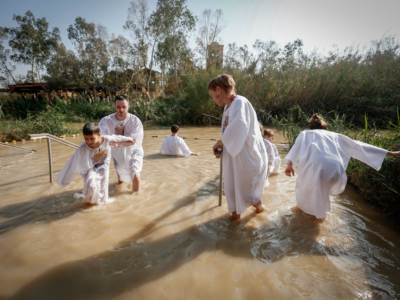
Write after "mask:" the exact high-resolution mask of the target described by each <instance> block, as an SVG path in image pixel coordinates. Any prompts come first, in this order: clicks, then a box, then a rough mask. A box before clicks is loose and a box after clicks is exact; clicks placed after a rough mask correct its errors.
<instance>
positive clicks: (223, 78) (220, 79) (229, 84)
mask: <svg viewBox="0 0 400 300" xmlns="http://www.w3.org/2000/svg"><path fill="white" fill-rule="evenodd" d="M235 85H236V84H235V80H233V77H232V76H231V75H228V74H222V75H218V76H217V77H216V78H214V79H213V80H211V81H210V82H209V83H208V88H207V89H208V90H212V91H215V90H216V89H217V86H218V87H220V88H221V89H223V90H224V91H225V92H226V93H227V94H229V93H230V92H232V91H233V92H234V93H235Z"/></svg>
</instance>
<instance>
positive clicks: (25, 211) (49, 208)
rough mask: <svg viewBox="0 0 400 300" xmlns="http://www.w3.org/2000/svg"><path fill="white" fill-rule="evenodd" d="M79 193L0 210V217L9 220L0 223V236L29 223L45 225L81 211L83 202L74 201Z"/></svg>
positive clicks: (43, 198)
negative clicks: (75, 195)
mask: <svg viewBox="0 0 400 300" xmlns="http://www.w3.org/2000/svg"><path fill="white" fill-rule="evenodd" d="M77 192H81V190H79V191H68V192H66V193H62V194H57V195H49V196H46V197H41V198H39V199H36V200H33V201H29V202H22V203H16V204H11V205H7V206H5V207H2V208H0V217H4V218H10V220H7V221H3V222H2V223H0V234H3V233H5V232H8V231H10V230H12V229H14V228H17V227H20V226H24V225H26V224H29V223H42V222H43V223H47V222H53V221H56V220H60V219H64V218H67V217H69V216H71V215H73V214H75V213H77V212H79V211H81V210H83V209H85V202H84V201H83V200H77V199H74V194H75V193H77Z"/></svg>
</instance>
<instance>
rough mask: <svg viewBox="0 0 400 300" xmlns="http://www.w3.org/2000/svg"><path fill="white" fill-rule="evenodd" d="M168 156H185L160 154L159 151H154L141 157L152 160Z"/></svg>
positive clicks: (167, 157)
mask: <svg viewBox="0 0 400 300" xmlns="http://www.w3.org/2000/svg"><path fill="white" fill-rule="evenodd" d="M169 158H175V159H176V158H178V159H179V158H185V157H182V156H176V155H161V154H159V153H154V154H149V155H145V156H143V159H147V160H153V159H169Z"/></svg>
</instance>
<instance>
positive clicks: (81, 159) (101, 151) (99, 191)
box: [57, 135, 132, 204]
mask: <svg viewBox="0 0 400 300" xmlns="http://www.w3.org/2000/svg"><path fill="white" fill-rule="evenodd" d="M103 137H104V141H103V143H102V144H101V145H100V146H99V147H98V148H91V147H89V146H88V145H87V144H86V143H85V142H82V143H81V144H80V145H79V147H78V148H77V149H76V151H75V153H74V154H73V155H72V157H71V158H70V159H69V160H68V162H67V164H66V165H65V166H64V167H63V168H62V169H61V171H60V172H59V173H58V174H57V183H58V185H59V186H61V187H66V186H67V185H68V184H70V183H71V182H72V181H73V180H74V178H75V177H76V175H77V174H78V173H80V174H81V177H82V179H83V183H84V187H83V192H82V194H83V195H84V196H85V200H86V202H88V203H91V204H99V203H107V200H108V179H109V171H110V159H111V146H113V147H114V146H117V145H118V144H115V143H118V142H128V141H132V139H131V138H129V137H124V136H116V135H111V136H107V135H104V136H103Z"/></svg>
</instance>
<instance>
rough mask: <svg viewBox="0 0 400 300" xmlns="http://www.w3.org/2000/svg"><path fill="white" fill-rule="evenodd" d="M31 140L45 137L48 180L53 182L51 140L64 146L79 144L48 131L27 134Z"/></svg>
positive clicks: (73, 146)
mask: <svg viewBox="0 0 400 300" xmlns="http://www.w3.org/2000/svg"><path fill="white" fill-rule="evenodd" d="M28 136H29V138H30V139H31V140H36V139H47V150H48V155H49V173H50V182H51V183H53V159H52V155H51V142H50V141H51V140H53V141H55V142H57V143H60V144H63V145H65V146H68V147H71V148H74V149H76V148H78V147H79V146H78V145H77V144H74V143H71V142H68V141H65V140H63V139H61V138H59V137H57V136H55V135H52V134H49V133H38V134H29V135H28Z"/></svg>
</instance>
